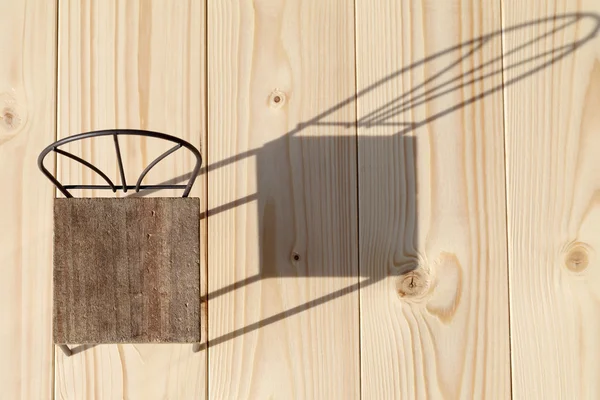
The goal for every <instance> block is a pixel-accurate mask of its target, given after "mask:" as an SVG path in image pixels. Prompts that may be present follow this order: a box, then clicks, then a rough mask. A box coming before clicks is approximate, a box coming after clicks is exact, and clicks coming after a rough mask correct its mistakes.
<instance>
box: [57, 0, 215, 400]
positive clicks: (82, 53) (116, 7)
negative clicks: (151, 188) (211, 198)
mask: <svg viewBox="0 0 600 400" xmlns="http://www.w3.org/2000/svg"><path fill="white" fill-rule="evenodd" d="M204 27H205V2H204V1H202V0H189V1H176V2H173V1H167V0H152V1H147V0H141V1H129V0H127V1H125V0H119V1H116V0H109V1H104V0H103V1H100V0H98V1H91V0H85V1H78V0H73V1H69V0H64V1H61V2H60V7H59V52H58V63H59V96H58V119H59V124H58V129H59V136H60V137H65V136H69V135H73V134H77V133H80V132H85V131H89V130H97V129H109V128H124V129H125V128H131V129H145V130H153V131H159V132H164V133H167V134H170V135H174V136H177V137H180V138H183V139H185V140H187V141H189V142H190V143H192V144H194V145H195V146H196V147H198V148H200V149H202V148H203V143H204V139H205V104H204V96H205V86H204V85H205V82H204V75H205V65H204V64H205V62H204V49H205V39H204V37H205V33H204V32H205V29H204ZM121 147H122V148H121V149H122V152H123V159H124V162H125V170H126V171H127V173H128V174H130V175H127V176H126V178H127V181H128V182H132V181H133V182H134V181H135V179H136V178H137V176H138V175H139V174H140V173H141V171H142V170H143V168H144V167H145V166H146V165H148V164H149V163H150V162H151V161H152V160H153V159H154V158H155V157H156V156H158V155H159V154H161V153H162V152H164V151H165V150H166V149H167V148H169V147H171V145H170V144H168V143H166V142H165V143H163V142H161V141H156V140H152V139H146V140H140V139H139V138H133V137H130V138H127V139H125V140H123V142H122V146H121ZM65 150H68V151H71V152H72V153H74V154H76V155H78V156H80V157H82V158H84V159H86V160H87V161H90V162H92V163H93V164H94V165H96V166H98V167H100V168H101V169H102V170H103V171H104V172H105V173H107V174H108V175H109V176H110V177H111V178H112V179H113V180H114V181H116V182H119V181H120V179H119V178H118V176H119V175H118V172H117V162H116V158H115V151H114V144H113V143H112V139H111V138H110V137H106V138H99V139H93V140H92V141H87V142H85V143H84V142H77V143H73V144H71V145H69V146H65ZM194 161H195V160H194V159H193V156H192V155H191V154H190V153H189V152H181V151H179V152H177V153H174V154H172V155H171V156H169V157H168V158H167V159H165V160H163V161H161V163H160V164H159V166H157V167H156V168H154V169H153V170H152V171H151V172H150V174H149V175H148V177H147V179H146V180H145V182H147V183H160V182H166V181H176V182H178V183H181V182H185V181H186V178H187V177H188V175H187V174H188V173H189V172H190V171H191V170H192V168H193V162H194ZM58 162H59V165H58V177H59V179H60V180H61V182H62V183H64V184H69V183H84V184H85V183H87V184H92V183H97V184H100V183H101V180H100V179H99V178H98V177H97V176H95V174H94V173H92V172H90V171H89V170H87V169H85V168H83V167H82V166H81V165H78V164H76V163H73V162H71V161H69V160H65V158H63V157H61V158H59V161H58ZM205 182H206V181H205V178H204V177H199V179H197V180H196V183H195V185H194V188H193V190H192V193H191V194H190V196H193V197H200V198H201V209H205V207H206V202H205V190H206V186H205ZM74 195H75V196H76V197H89V196H93V197H96V196H109V197H114V194H113V193H111V192H110V191H96V192H94V191H89V190H86V191H79V192H77V193H74ZM124 195H125V196H130V195H131V194H130V193H125V194H124ZM119 196H123V193H119ZM151 196H161V197H165V196H181V191H169V190H163V191H160V192H156V193H152V194H151ZM200 226H201V239H202V241H205V240H206V239H205V237H206V236H205V232H206V230H205V222H204V220H201V223H200ZM204 251H205V247H203V246H202V245H201V260H202V261H204V258H205V256H204ZM201 267H202V268H205V265H204V263H203V265H202V266H201ZM202 275H204V276H206V274H205V273H202ZM205 283H206V282H201V284H202V285H201V289H203V291H204V290H205ZM203 318H204V317H203ZM192 347H193V346H192V345H191V344H173V345H171V344H144V345H131V344H128V345H99V346H95V347H78V348H77V347H76V348H75V349H76V354H75V355H74V356H72V357H65V356H64V355H63V354H62V352H61V351H60V350H57V351H56V356H55V357H56V384H55V386H56V390H55V392H56V397H57V398H73V399H78V398H129V399H138V398H139V399H163V398H203V397H204V396H205V390H206V370H205V368H206V351H201V352H199V353H194V352H193V351H192Z"/></svg>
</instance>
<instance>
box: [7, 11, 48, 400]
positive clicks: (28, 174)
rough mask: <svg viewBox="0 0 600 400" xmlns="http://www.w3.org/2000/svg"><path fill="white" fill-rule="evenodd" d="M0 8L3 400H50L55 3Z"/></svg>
mask: <svg viewBox="0 0 600 400" xmlns="http://www.w3.org/2000/svg"><path fill="white" fill-rule="evenodd" d="M0 10H2V11H1V12H0V54H2V56H0V184H1V185H2V188H3V189H2V195H1V196H0V271H1V278H0V321H1V322H0V388H1V389H0V390H1V393H2V394H1V395H0V397H2V398H7V399H49V398H51V397H52V380H53V364H52V354H53V345H52V193H53V190H52V185H51V184H50V183H49V182H48V180H47V179H46V178H45V177H44V176H43V175H42V174H41V173H40V172H39V170H38V169H37V163H36V160H37V157H38V154H39V152H40V151H41V150H42V148H44V146H46V145H47V144H49V143H52V142H53V141H54V140H55V139H56V130H55V128H56V126H55V121H56V119H55V104H56V103H55V87H56V67H55V66H56V1H52V0H27V1H11V0H0ZM47 166H48V168H50V169H52V168H53V159H52V157H48V160H47Z"/></svg>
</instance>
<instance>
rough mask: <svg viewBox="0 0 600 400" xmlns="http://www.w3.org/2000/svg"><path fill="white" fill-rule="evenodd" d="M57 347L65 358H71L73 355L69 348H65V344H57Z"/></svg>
mask: <svg viewBox="0 0 600 400" xmlns="http://www.w3.org/2000/svg"><path fill="white" fill-rule="evenodd" d="M58 347H60V349H61V350H62V351H63V353H65V356H67V357H71V356H72V355H73V352H72V351H71V349H70V348H69V346H67V345H66V344H59V345H58Z"/></svg>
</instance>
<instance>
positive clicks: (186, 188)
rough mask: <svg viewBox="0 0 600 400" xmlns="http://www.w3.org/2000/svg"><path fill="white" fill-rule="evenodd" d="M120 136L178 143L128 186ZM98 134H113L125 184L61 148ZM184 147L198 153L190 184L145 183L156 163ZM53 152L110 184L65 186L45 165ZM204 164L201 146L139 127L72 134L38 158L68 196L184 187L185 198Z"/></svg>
mask: <svg viewBox="0 0 600 400" xmlns="http://www.w3.org/2000/svg"><path fill="white" fill-rule="evenodd" d="M119 135H128V136H146V137H152V138H157V139H163V140H168V141H170V142H173V143H175V146H174V147H172V148H171V149H169V150H167V151H166V152H164V153H163V154H161V155H160V156H158V157H157V158H156V159H155V160H154V161H152V162H151V163H150V164H148V166H147V167H146V168H145V169H144V170H143V171H142V173H141V174H140V176H139V178H138V180H137V182H136V184H135V185H129V186H128V185H127V182H126V181H125V171H124V170H123V160H122V158H121V149H120V147H119ZM98 136H112V137H113V139H114V142H115V151H116V153H117V161H118V163H119V172H120V175H121V185H115V184H114V183H113V182H112V181H111V180H110V178H109V177H108V176H107V175H106V174H105V173H104V172H102V171H100V170H99V169H98V168H97V167H95V166H94V165H92V164H90V163H89V162H87V161H85V160H83V159H81V158H79V157H77V156H76V155H74V154H71V153H69V152H66V151H64V150H61V149H59V147H60V146H62V145H64V144H67V143H70V142H75V141H78V140H83V139H88V138H93V137H98ZM181 147H185V148H186V149H188V150H189V151H191V152H192V153H193V154H194V156H196V165H195V166H194V170H193V171H192V175H191V176H190V179H189V181H188V183H187V185H169V184H162V185H142V180H143V179H144V177H145V176H146V175H147V174H148V172H150V170H151V169H152V168H153V167H154V166H155V165H156V164H158V163H159V162H160V161H161V160H163V159H164V158H166V157H167V156H168V155H170V154H171V153H174V152H175V151H177V150H179V149H180V148H181ZM52 151H53V152H55V153H57V154H60V155H63V156H65V157H68V158H70V159H72V160H75V161H77V162H79V163H81V164H82V165H84V166H86V167H87V168H89V169H91V170H92V171H94V172H95V173H97V174H98V175H100V177H101V178H102V179H104V180H105V181H106V183H107V184H108V185H64V186H63V185H62V184H61V183H60V182H59V181H58V180H57V179H56V178H55V177H54V176H53V175H52V174H51V173H50V171H48V170H47V169H46V167H44V158H45V157H46V155H47V154H48V153H50V152H52ZM201 165H202V157H201V156H200V152H199V151H198V149H196V148H195V147H194V146H192V145H191V144H190V143H188V142H186V141H185V140H182V139H180V138H177V137H175V136H171V135H167V134H164V133H159V132H152V131H142V130H136V129H107V130H102V131H93V132H87V133H80V134H78V135H73V136H69V137H66V138H64V139H61V140H59V141H57V142H54V143H52V144H51V145H50V146H48V147H46V148H45V149H44V150H42V152H41V153H40V155H39V157H38V167H39V168H40V170H41V171H42V172H43V173H44V175H46V177H47V178H48V179H50V181H51V182H52V183H53V184H54V185H55V186H56V187H57V188H58V190H60V191H61V192H62V194H64V195H65V196H66V197H73V195H71V193H69V191H68V189H110V190H112V191H113V192H116V191H117V190H123V192H127V189H135V191H136V192H139V191H140V189H184V191H183V195H182V196H181V197H188V195H189V194H190V191H191V190H192V185H193V184H194V181H195V180H196V176H198V173H199V172H200V167H201Z"/></svg>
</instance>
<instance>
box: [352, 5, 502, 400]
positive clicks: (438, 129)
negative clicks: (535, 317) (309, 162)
mask: <svg viewBox="0 0 600 400" xmlns="http://www.w3.org/2000/svg"><path fill="white" fill-rule="evenodd" d="M356 12H357V23H356V29H357V45H356V46H357V52H356V54H357V82H358V97H357V106H358V111H357V114H358V135H359V142H358V143H359V146H358V154H359V195H360V198H359V204H360V209H359V216H360V236H359V241H360V254H361V257H360V268H361V275H362V274H364V275H367V276H368V277H369V278H370V281H367V282H364V283H363V284H362V286H361V292H360V293H361V297H360V301H361V319H360V320H361V378H362V379H361V385H362V395H363V398H365V399H382V398H386V399H392V398H394V399H399V398H402V399H411V398H449V399H454V398H507V397H509V396H510V357H509V338H508V332H509V325H508V284H507V265H506V226H505V205H504V151H503V123H502V117H503V108H502V92H501V90H500V89H501V87H502V69H501V67H502V63H501V61H502V60H501V49H502V42H501V36H500V35H499V31H500V23H501V20H500V4H499V2H480V1H479V0H473V1H471V0H469V1H459V0H451V1H444V2H436V4H435V6H433V5H432V4H431V2H428V1H422V2H421V1H402V2H398V1H395V0H389V1H378V2H375V4H374V3H373V2H371V1H358V2H357V11H356ZM490 32H496V34H495V35H490V36H486V37H482V36H483V35H485V34H488V33H490Z"/></svg>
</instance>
